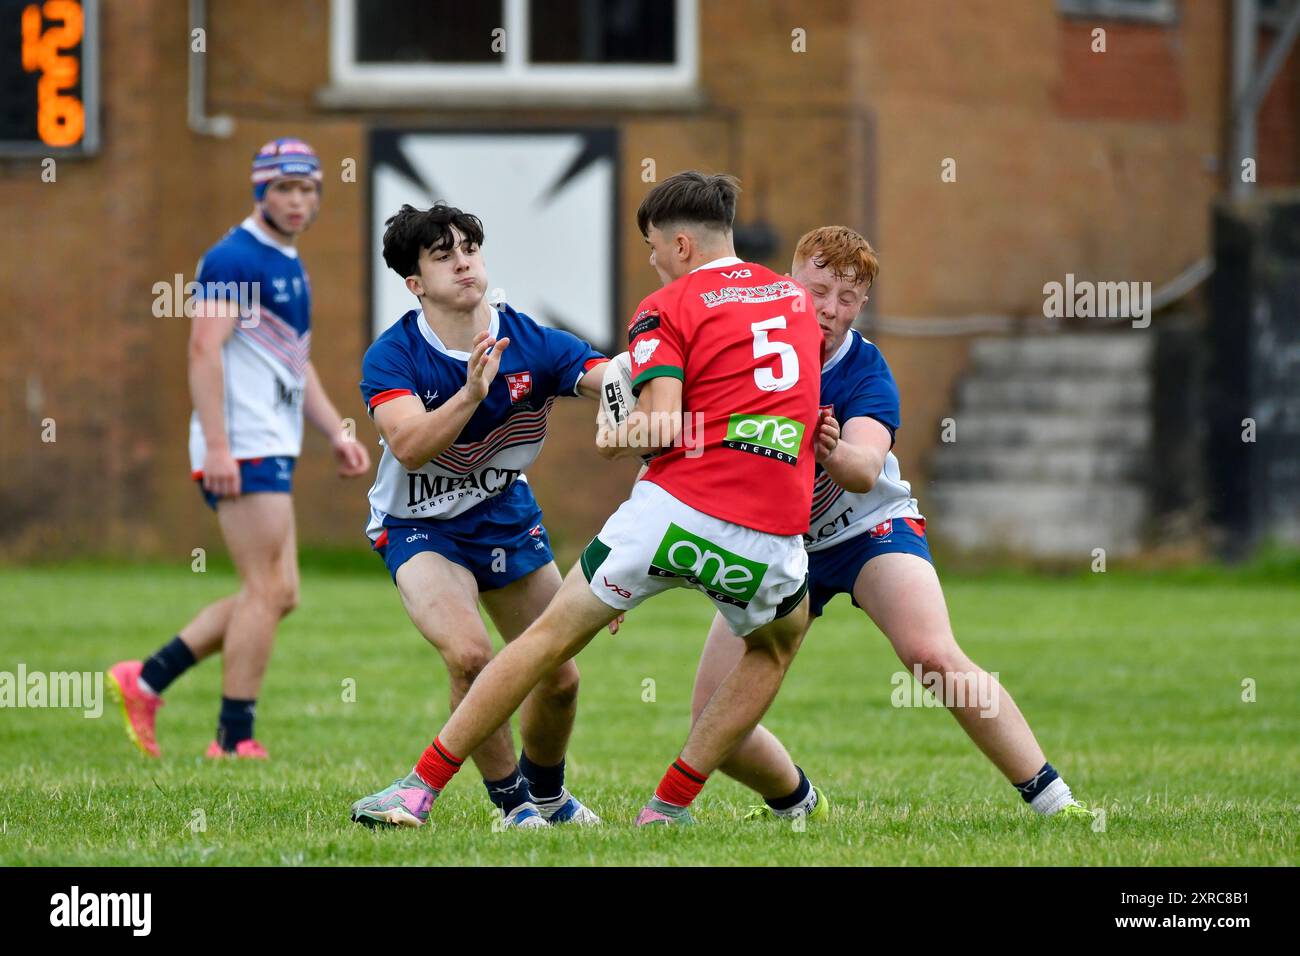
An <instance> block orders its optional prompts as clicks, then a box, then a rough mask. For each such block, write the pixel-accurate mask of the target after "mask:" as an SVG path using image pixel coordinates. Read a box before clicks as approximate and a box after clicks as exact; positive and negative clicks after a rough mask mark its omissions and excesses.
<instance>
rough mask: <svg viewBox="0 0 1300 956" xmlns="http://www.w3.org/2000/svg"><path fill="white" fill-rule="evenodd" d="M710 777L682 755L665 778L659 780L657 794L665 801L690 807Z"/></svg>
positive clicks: (678, 805) (669, 769)
mask: <svg viewBox="0 0 1300 956" xmlns="http://www.w3.org/2000/svg"><path fill="white" fill-rule="evenodd" d="M708 779H709V778H708V776H706V775H705V774H702V773H700V772H699V771H698V770H695V769H694V768H692V767H691V765H690V764H688V763H687V762H686V761H685V760H683V759H682V758H681V757H678V758H677V759H676V760H674V761H673V765H672V766H671V767H669V768H668V772H667V773H666V774H664V778H663V779H662V780H660V781H659V786H658V788H657V789H656V790H655V796H656V797H658V798H659V799H660V800H662V801H663V802H664V803H671V804H672V805H673V806H675V807H689V806H690V805H691V801H692V800H694V799H695V798H696V797H698V796H699V795H700V791H701V790H703V789H704V784H705V781H707V780H708Z"/></svg>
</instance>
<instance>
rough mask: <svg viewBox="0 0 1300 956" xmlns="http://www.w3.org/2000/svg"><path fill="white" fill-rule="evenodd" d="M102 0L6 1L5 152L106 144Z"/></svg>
mask: <svg viewBox="0 0 1300 956" xmlns="http://www.w3.org/2000/svg"><path fill="white" fill-rule="evenodd" d="M98 54H99V0H0V155H2V156H69V155H72V156H84V155H88V154H91V153H94V152H95V151H96V149H97V148H98V146H99V62H98Z"/></svg>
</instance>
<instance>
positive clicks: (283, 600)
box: [276, 582, 302, 617]
mask: <svg viewBox="0 0 1300 956" xmlns="http://www.w3.org/2000/svg"><path fill="white" fill-rule="evenodd" d="M301 596H302V595H301V593H300V592H299V591H298V584H297V582H290V583H288V584H284V585H282V586H281V587H280V590H279V593H278V594H277V595H276V599H277V607H278V609H279V611H280V616H281V617H287V616H288V615H289V614H291V613H292V612H293V611H294V610H295V609H296V608H297V607H298V601H299V600H300V598H301Z"/></svg>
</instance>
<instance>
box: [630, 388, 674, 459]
mask: <svg viewBox="0 0 1300 956" xmlns="http://www.w3.org/2000/svg"><path fill="white" fill-rule="evenodd" d="M681 431H682V380H681V379H680V378H674V377H673V376H671V375H658V376H656V377H655V378H652V379H650V381H648V382H646V383H645V384H644V385H642V386H641V391H640V393H639V394H638V395H637V400H636V408H634V409H633V410H632V413H631V414H630V415H628V417H627V422H626V423H625V424H624V425H623V426H620V428H619V436H618V437H619V444H620V445H622V446H623V447H624V448H628V449H630V450H632V451H635V452H636V453H637V454H641V455H644V454H647V453H650V454H653V453H654V452H658V451H662V450H663V449H665V448H670V447H672V444H673V443H674V442H675V441H677V436H678V435H680V434H681Z"/></svg>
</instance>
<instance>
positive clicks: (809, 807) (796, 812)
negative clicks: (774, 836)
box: [772, 787, 817, 819]
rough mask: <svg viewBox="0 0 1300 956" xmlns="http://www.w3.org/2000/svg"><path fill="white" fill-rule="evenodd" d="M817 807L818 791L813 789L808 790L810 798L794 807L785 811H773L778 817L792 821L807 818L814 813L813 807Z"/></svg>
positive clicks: (805, 798) (807, 797)
mask: <svg viewBox="0 0 1300 956" xmlns="http://www.w3.org/2000/svg"><path fill="white" fill-rule="evenodd" d="M815 806H817V791H816V790H814V789H813V788H812V787H809V788H808V796H806V797H804V798H803V799H802V800H800V801H799V802H798V803H796V804H795V805H794V806H793V807H787V808H786V809H784V810H773V811H772V812H773V813H775V814H776V815H777V816H778V817H782V818H786V819H792V818H794V817H806V816H808V815H809V814H811V813H812V812H813V807H815Z"/></svg>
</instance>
